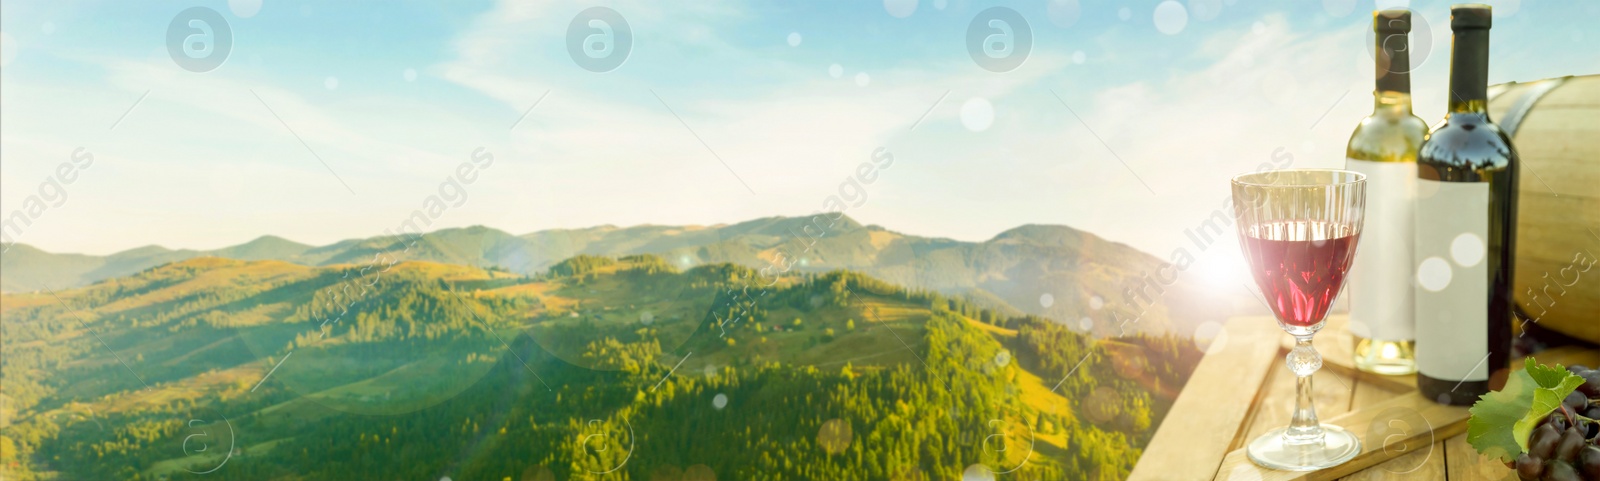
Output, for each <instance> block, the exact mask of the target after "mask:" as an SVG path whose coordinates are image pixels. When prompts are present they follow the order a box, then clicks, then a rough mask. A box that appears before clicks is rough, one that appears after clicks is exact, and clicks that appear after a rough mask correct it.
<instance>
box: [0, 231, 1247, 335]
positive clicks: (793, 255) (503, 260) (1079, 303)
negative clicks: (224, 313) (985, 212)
mask: <svg viewBox="0 0 1600 481" xmlns="http://www.w3.org/2000/svg"><path fill="white" fill-rule="evenodd" d="M817 219H822V218H803V217H769V218H763V219H756V220H751V221H747V222H741V223H737V224H730V225H716V226H653V225H645V226H635V227H626V228H619V227H614V226H600V227H593V228H586V229H555V230H546V231H539V232H535V233H531V234H526V235H522V236H514V235H511V234H507V233H505V232H502V231H498V230H495V229H491V228H487V227H482V226H475V227H467V228H459V229H443V230H439V231H434V232H429V233H426V234H422V235H420V236H383V237H373V238H367V239H353V240H346V241H341V242H338V243H335V244H331V245H328V246H322V247H310V246H305V245H302V244H298V243H294V242H292V241H288V240H285V239H281V238H277V237H271V236H267V237H262V238H260V239H256V240H254V241H251V242H249V243H246V244H242V245H239V246H235V247H229V248H224V249H218V250H214V251H193V250H177V251H173V250H167V249H163V248H160V247H154V246H151V247H145V248H140V249H134V250H130V251H125V252H119V253H117V254H113V255H111V256H106V257H95V256H82V255H75V254H51V253H47V252H43V251H40V250H38V249H35V248H32V247H29V246H26V245H18V246H15V248H13V249H12V251H11V252H7V253H6V254H4V256H3V257H0V267H3V269H0V284H3V286H0V287H3V290H4V291H6V292H24V291H33V290H40V289H43V288H45V287H50V288H57V289H59V288H64V287H76V286H83V285H88V284H91V283H94V282H97V281H100V280H103V279H108V278H112V277H117V276H123V275H128V274H131V273H133V272H137V271H139V270H142V269H146V268H150V267H154V266H156V265H160V264H163V263H166V262H172V261H176V260H182V259H187V258H193V257H199V256H208V255H209V256H217V257H226V258H232V259H241V260H264V259H273V260H282V261H286V262H293V263H297V264H302V265H308V266H330V265H339V264H357V263H366V262H371V261H372V260H373V259H374V258H375V257H378V256H392V257H396V258H399V259H404V260H418V261H431V262H440V263H449V264H460V265H469V266H476V267H484V268H490V267H493V268H496V269H499V270H505V271H509V272H514V273H520V274H536V273H539V272H543V271H545V270H546V269H548V268H550V267H551V266H552V265H554V264H555V263H556V262H559V261H561V260H563V259H567V258H570V257H573V256H577V255H598V256H625V255H635V254H652V255H657V256H660V257H662V258H664V259H667V260H668V261H669V262H672V263H673V264H674V265H675V266H676V267H678V268H687V267H691V266H695V265H701V264H707V263H733V264H739V265H743V266H746V267H751V268H756V269H762V268H766V267H768V266H774V265H777V266H780V267H781V266H783V265H791V267H790V268H791V269H792V270H796V271H800V272H810V273H817V272H826V271H830V270H836V269H845V270H851V271H858V272H863V273H867V274H870V275H872V276H874V277H878V278H881V279H884V280H886V281H889V282H893V283H896V284H901V285H905V286H908V287H912V288H917V289H929V290H934V291H938V292H940V293H942V294H945V295H949V296H956V297H962V298H965V299H968V300H970V301H973V302H977V303H980V304H982V305H984V306H986V307H989V308H994V309H999V310H1003V311H1008V312H1020V313H1026V314H1033V315H1039V316H1044V317H1047V318H1050V319H1054V320H1057V321H1061V322H1065V323H1068V324H1070V325H1081V324H1082V323H1083V322H1082V321H1083V320H1084V319H1088V320H1089V321H1090V322H1089V324H1090V325H1092V326H1093V327H1092V331H1093V332H1095V333H1096V334H1097V335H1100V336H1110V335H1115V334H1121V333H1122V332H1121V331H1120V330H1119V328H1118V324H1119V322H1118V321H1119V320H1129V319H1135V318H1138V319H1140V321H1139V322H1138V323H1136V324H1130V325H1133V326H1135V329H1136V330H1137V332H1144V333H1149V334H1161V333H1168V332H1171V333H1178V334H1183V335H1188V334H1192V333H1193V331H1194V329H1195V327H1196V326H1198V325H1199V324H1200V323H1202V322H1205V321H1210V320H1218V319H1220V318H1221V317H1223V316H1225V315H1227V314H1228V312H1227V310H1228V309H1229V306H1228V305H1227V303H1226V301H1225V300H1221V299H1217V298H1215V296H1210V295H1207V294H1206V293H1205V292H1204V291H1202V290H1201V289H1199V288H1198V287H1197V286H1196V285H1194V284H1193V283H1191V282H1188V281H1186V280H1182V279H1180V280H1179V281H1178V282H1176V283H1175V284H1174V285H1172V286H1168V287H1165V288H1164V289H1165V291H1166V292H1165V294H1163V295H1162V296H1160V298H1159V299H1157V300H1156V302H1154V303H1153V304H1152V305H1149V306H1144V305H1143V303H1141V302H1135V301H1134V300H1133V299H1131V298H1130V297H1129V295H1128V294H1127V291H1128V290H1129V288H1130V287H1133V286H1135V285H1138V284H1139V283H1140V282H1141V280H1142V279H1144V278H1146V277H1147V276H1153V275H1154V274H1155V272H1156V271H1157V269H1158V267H1159V266H1160V265H1161V263H1162V261H1161V260H1160V259H1158V258H1156V257H1154V256H1151V255H1149V254H1145V253H1143V252H1140V251H1138V250H1136V249H1134V248H1132V247H1129V246H1127V245H1124V244H1120V243H1115V242H1111V241H1107V240H1105V239H1101V238H1100V237H1097V236H1095V235H1093V234H1090V233H1087V232H1083V231H1079V230H1076V229H1072V228H1070V227H1065V226H1052V225H1026V226H1022V227H1017V228H1015V229H1011V230H1009V231H1006V232H1003V233H1001V234H999V235H997V236H995V237H994V238H993V239H990V240H988V241H984V242H961V241H954V240H950V239H942V238H928V237H918V236H913V235H907V234H902V233H898V232H895V231H891V230H888V229H885V228H883V227H879V226H875V225H872V226H863V225H861V224H859V223H857V222H856V221H854V220H853V219H850V218H849V217H843V216H841V218H839V219H838V220H837V221H833V222H832V225H822V226H819V225H818V222H819V221H818V220H817ZM1047 295H1048V297H1047ZM1046 299H1048V300H1046ZM1095 306H1100V308H1095ZM1141 314H1142V317H1141Z"/></svg>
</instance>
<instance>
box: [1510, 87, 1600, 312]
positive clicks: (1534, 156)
mask: <svg viewBox="0 0 1600 481" xmlns="http://www.w3.org/2000/svg"><path fill="white" fill-rule="evenodd" d="M1491 95H1492V96H1493V97H1492V98H1491V99H1490V101H1489V114H1490V116H1491V118H1493V119H1494V120H1495V122H1496V123H1498V124H1500V126H1501V127H1502V128H1504V129H1506V131H1507V133H1508V134H1510V135H1511V137H1512V142H1513V143H1514V144H1515V145H1516V147H1517V153H1518V154H1519V155H1520V160H1521V165H1522V172H1521V179H1520V180H1519V181H1518V186H1517V187H1518V189H1519V190H1518V198H1517V253H1516V259H1517V265H1516V278H1515V280H1514V284H1515V288H1514V289H1515V293H1516V303H1517V309H1518V311H1519V315H1520V316H1523V317H1524V319H1523V320H1524V321H1532V322H1537V323H1538V324H1539V325H1540V326H1541V327H1545V328H1548V329H1551V330H1555V331H1557V332H1560V333H1563V334H1567V335H1569V336H1573V337H1577V338H1580V339H1584V340H1587V341H1589V342H1594V343H1600V75H1588V76H1582V77H1563V78H1557V79H1548V80H1541V81H1537V82H1528V83H1511V84H1505V85H1498V86H1495V87H1494V88H1493V89H1492V90H1491Z"/></svg>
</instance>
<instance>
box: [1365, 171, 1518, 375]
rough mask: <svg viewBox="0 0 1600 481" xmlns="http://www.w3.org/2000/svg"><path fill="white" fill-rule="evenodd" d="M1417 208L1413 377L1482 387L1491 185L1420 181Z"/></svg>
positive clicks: (1486, 351) (1486, 349)
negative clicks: (1485, 259) (1478, 383)
mask: <svg viewBox="0 0 1600 481" xmlns="http://www.w3.org/2000/svg"><path fill="white" fill-rule="evenodd" d="M1416 206H1417V212H1416V213H1417V217H1416V219H1417V221H1416V223H1417V226H1416V233H1417V239H1416V241H1417V242H1416V250H1415V256H1414V259H1413V260H1414V262H1415V263H1414V264H1413V265H1414V266H1416V267H1415V269H1414V270H1413V273H1414V276H1415V279H1414V282H1415V283H1416V289H1415V290H1414V292H1416V303H1417V309H1416V319H1417V370H1418V371H1419V372H1421V373H1422V374H1423V375H1426V376H1428V377H1431V378H1434V379H1444V380H1452V381H1485V380H1488V379H1489V364H1488V361H1487V360H1486V358H1487V357H1488V354H1489V263H1488V262H1483V254H1482V253H1481V249H1482V246H1484V245H1487V244H1486V243H1485V240H1486V239H1488V237H1489V183H1487V182H1440V181H1436V180H1427V179H1418V180H1417V203H1416ZM1362 241H1363V242H1365V239H1362ZM1474 244H1476V248H1477V249H1480V252H1473V250H1472V249H1473V248H1474V247H1475V246H1474ZM1491 255H1492V254H1491Z"/></svg>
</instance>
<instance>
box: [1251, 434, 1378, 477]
mask: <svg viewBox="0 0 1600 481" xmlns="http://www.w3.org/2000/svg"><path fill="white" fill-rule="evenodd" d="M1286 430H1287V428H1280V429H1274V430H1271V431H1267V433H1266V434H1263V435H1261V437H1258V438H1256V439H1255V440H1253V441H1250V445H1249V446H1248V447H1247V449H1245V452H1246V453H1248V454H1249V455H1250V460H1251V461H1253V462H1255V463H1256V464H1257V465H1260V466H1261V467H1264V468H1270V469H1280V470H1285V471H1314V470H1318V469H1323V468H1330V467H1334V466H1338V465H1340V464H1344V462H1345V461H1349V460H1350V458H1354V457H1356V455H1357V454H1361V441H1360V440H1359V439H1356V436H1355V435H1354V434H1350V432H1349V431H1345V430H1344V428H1341V427H1338V426H1334V425H1332V424H1323V425H1322V433H1323V440H1322V443H1321V444H1298V445H1297V444H1288V443H1286V442H1284V441H1285V439H1284V437H1283V433H1284V431H1286Z"/></svg>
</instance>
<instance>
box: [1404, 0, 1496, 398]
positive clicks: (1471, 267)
mask: <svg viewBox="0 0 1600 481" xmlns="http://www.w3.org/2000/svg"><path fill="white" fill-rule="evenodd" d="M1491 19H1492V15H1491V12H1490V9H1489V7H1488V6H1487V5H1476V4H1469V5H1455V6H1452V7H1451V8H1450V29H1451V30H1452V33H1453V35H1454V42H1453V47H1452V52H1451V57H1450V100H1449V106H1450V112H1449V114H1447V115H1446V116H1445V119H1444V121H1443V122H1441V123H1440V124H1439V125H1438V126H1437V127H1435V128H1434V129H1433V132H1432V133H1430V134H1429V135H1428V139H1427V140H1426V141H1424V142H1423V144H1422V148H1421V150H1420V151H1419V154H1418V158H1417V205H1416V248H1415V251H1414V252H1415V256H1414V261H1415V262H1416V287H1415V293H1416V323H1417V326H1416V327H1417V389H1418V390H1420V391H1421V392H1422V395H1423V396H1424V397H1426V398H1428V399H1432V400H1435V401H1438V402H1440V403H1443V404H1454V405H1460V406H1464V405H1470V404H1472V403H1473V402H1476V401H1477V400H1478V397H1479V396H1482V395H1483V394H1484V393H1487V392H1489V390H1490V389H1495V388H1498V387H1500V386H1492V385H1491V379H1494V380H1497V381H1498V383H1503V382H1504V379H1505V378H1506V376H1505V372H1504V371H1505V370H1506V369H1507V368H1508V367H1509V365H1510V355H1511V323H1512V322H1513V320H1512V315H1511V302H1512V301H1511V295H1512V292H1511V279H1512V269H1513V262H1514V259H1513V258H1512V256H1513V254H1514V253H1515V252H1516V246H1515V242H1516V226H1517V222H1516V216H1517V205H1516V203H1517V177H1518V164H1517V151H1516V149H1515V148H1514V147H1512V145H1511V139H1510V138H1509V137H1507V136H1506V134H1505V132H1502V131H1501V130H1500V127H1499V126H1497V125H1495V124H1494V122H1492V121H1490V120H1489V112H1488V108H1487V104H1488V95H1487V91H1488V80H1489V27H1490V24H1491Z"/></svg>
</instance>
